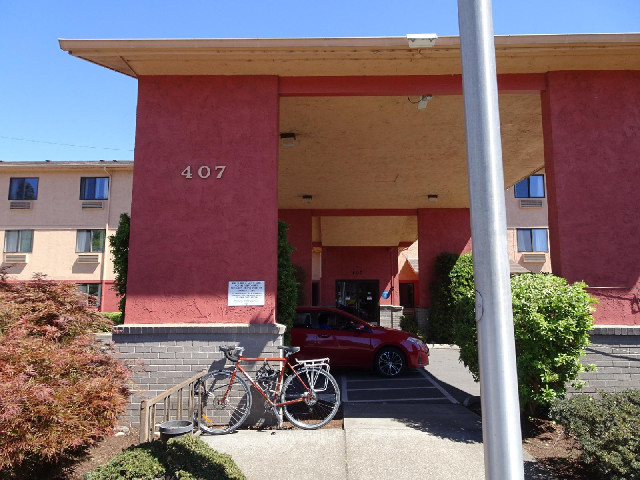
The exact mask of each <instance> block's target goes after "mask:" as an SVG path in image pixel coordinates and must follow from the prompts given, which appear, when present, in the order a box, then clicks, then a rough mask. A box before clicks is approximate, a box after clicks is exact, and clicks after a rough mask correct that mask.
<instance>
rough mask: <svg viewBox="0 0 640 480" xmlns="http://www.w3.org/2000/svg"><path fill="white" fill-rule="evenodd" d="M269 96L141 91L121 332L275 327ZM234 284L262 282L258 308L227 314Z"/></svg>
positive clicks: (273, 125)
mask: <svg viewBox="0 0 640 480" xmlns="http://www.w3.org/2000/svg"><path fill="white" fill-rule="evenodd" d="M277 88H278V84H277V78H276V77H250V76H242V77H230V76H220V77H218V76H212V77H208V76H195V77H189V76H157V77H141V78H140V79H139V92H138V111H137V129H136V151H135V170H134V178H133V200H132V209H131V211H132V213H131V241H130V251H129V273H128V286H127V309H126V322H127V323H179V322H188V323H216V322H226V323H231V322H234V323H269V322H274V321H275V305H276V268H277V259H276V251H277V219H278V215H277V213H278V209H277V192H278V189H277V154H278V91H277ZM230 281H264V282H265V300H264V305H259V306H228V304H227V295H228V286H229V282H230Z"/></svg>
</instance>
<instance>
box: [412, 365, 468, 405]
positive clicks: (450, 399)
mask: <svg viewBox="0 0 640 480" xmlns="http://www.w3.org/2000/svg"><path fill="white" fill-rule="evenodd" d="M419 371H420V373H421V374H422V375H423V376H424V378H426V379H427V380H429V381H430V382H431V383H432V384H433V385H434V386H435V387H436V388H437V389H438V390H440V392H441V393H442V394H443V395H444V396H445V397H447V398H448V399H449V401H450V402H451V403H453V404H454V405H458V404H460V402H458V401H457V400H456V399H455V398H453V396H451V394H450V393H449V392H447V391H446V390H445V389H444V388H443V387H442V385H440V384H439V383H438V382H436V381H435V380H434V379H433V378H431V375H429V374H428V373H427V371H426V370H425V369H424V368H420V369H419Z"/></svg>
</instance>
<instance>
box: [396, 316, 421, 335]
mask: <svg viewBox="0 0 640 480" xmlns="http://www.w3.org/2000/svg"><path fill="white" fill-rule="evenodd" d="M400 330H404V331H405V332H409V333H412V334H414V335H415V336H416V337H418V338H419V339H420V340H422V341H423V342H424V341H425V338H426V335H425V332H424V331H423V330H422V329H421V328H420V327H419V326H418V321H417V320H416V317H413V316H410V317H407V316H405V315H403V316H402V317H400Z"/></svg>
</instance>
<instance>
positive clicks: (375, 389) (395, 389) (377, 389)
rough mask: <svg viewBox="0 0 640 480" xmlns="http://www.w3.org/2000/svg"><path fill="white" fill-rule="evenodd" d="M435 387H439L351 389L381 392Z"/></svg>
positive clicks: (353, 390)
mask: <svg viewBox="0 0 640 480" xmlns="http://www.w3.org/2000/svg"><path fill="white" fill-rule="evenodd" d="M425 388H427V389H435V388H438V387H416V386H413V387H391V388H388V387H387V388H350V389H349V390H351V391H352V392H373V391H380V392H388V391H389V390H394V391H397V390H421V389H425Z"/></svg>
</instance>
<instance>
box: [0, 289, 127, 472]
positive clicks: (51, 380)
mask: <svg viewBox="0 0 640 480" xmlns="http://www.w3.org/2000/svg"><path fill="white" fill-rule="evenodd" d="M109 322H110V321H109V320H108V319H107V318H105V317H104V316H103V315H100V314H99V313H97V312H95V311H92V310H90V309H88V308H87V306H86V300H85V298H83V296H82V294H80V292H78V290H77V288H76V286H75V285H74V284H69V283H59V282H51V281H47V280H45V279H44V278H42V277H36V278H35V279H34V280H33V281H30V282H25V283H13V282H7V281H6V280H5V279H4V278H2V279H1V280H0V383H1V384H2V388H1V389H0V477H2V478H49V474H48V473H44V472H45V471H46V468H47V466H49V465H52V464H56V463H58V462H60V461H61V460H64V459H68V458H70V457H73V455H74V454H77V453H78V452H80V451H82V449H84V448H86V447H87V446H89V445H91V444H92V443H95V441H96V440H98V439H99V438H100V437H102V436H104V435H106V434H108V433H110V432H111V430H112V428H113V427H114V426H115V425H116V421H117V418H118V416H119V415H120V414H121V413H122V412H123V411H124V407H125V405H126V402H127V400H128V390H127V387H126V382H127V379H128V378H129V372H128V371H127V369H126V368H125V367H124V365H122V364H121V363H120V362H119V361H117V360H116V359H115V358H114V357H113V356H112V355H111V352H110V351H108V350H107V348H106V347H105V346H104V345H102V344H99V343H97V342H96V340H95V335H94V332H95V331H97V330H100V329H101V328H104V327H105V326H106V325H107V324H108V323H109Z"/></svg>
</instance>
